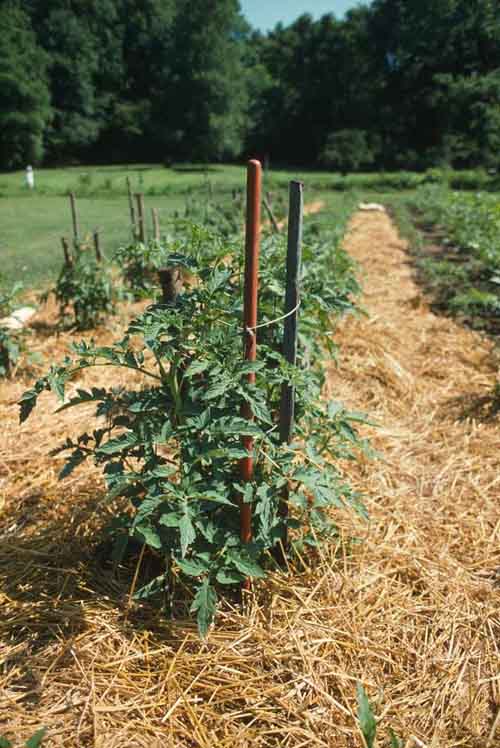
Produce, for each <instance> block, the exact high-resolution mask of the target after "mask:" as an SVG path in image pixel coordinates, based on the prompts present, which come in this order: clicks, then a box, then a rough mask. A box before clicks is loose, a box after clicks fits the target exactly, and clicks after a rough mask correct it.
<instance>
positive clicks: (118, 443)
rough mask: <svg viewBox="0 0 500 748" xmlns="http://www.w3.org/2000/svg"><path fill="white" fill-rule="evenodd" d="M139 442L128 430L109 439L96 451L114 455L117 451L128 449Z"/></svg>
mask: <svg viewBox="0 0 500 748" xmlns="http://www.w3.org/2000/svg"><path fill="white" fill-rule="evenodd" d="M138 444H139V439H138V438H137V436H136V435H135V434H134V433H133V432H131V431H129V432H128V433H127V434H122V435H121V436H118V437H117V438H116V439H109V440H108V441H107V442H106V444H103V445H102V446H101V447H99V449H98V450H97V452H98V453H99V454H104V455H114V454H116V453H117V452H122V451H123V450H125V449H130V448H131V447H135V446H137V445H138Z"/></svg>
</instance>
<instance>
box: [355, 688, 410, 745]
mask: <svg viewBox="0 0 500 748" xmlns="http://www.w3.org/2000/svg"><path fill="white" fill-rule="evenodd" d="M356 692H357V700H358V722H359V727H360V730H361V733H362V735H363V738H364V741H365V748H375V746H376V738H377V721H376V719H375V715H374V713H373V709H372V708H371V705H370V702H369V701H368V696H367V694H366V691H365V689H364V688H363V686H362V684H361V683H359V682H358V683H357V684H356ZM388 733H389V740H390V745H391V748H402V747H403V742H402V741H401V740H400V739H399V738H398V736H397V735H396V733H395V732H394V730H393V729H392V728H391V727H389V729H388Z"/></svg>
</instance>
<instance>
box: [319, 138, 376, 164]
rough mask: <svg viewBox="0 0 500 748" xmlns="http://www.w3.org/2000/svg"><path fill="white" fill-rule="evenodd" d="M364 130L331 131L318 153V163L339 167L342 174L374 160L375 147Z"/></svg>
mask: <svg viewBox="0 0 500 748" xmlns="http://www.w3.org/2000/svg"><path fill="white" fill-rule="evenodd" d="M372 140H373V139H372V138H370V136H369V133H368V132H366V131H365V130H353V129H351V130H338V131H337V132H333V133H331V134H330V135H329V136H328V138H327V141H326V144H325V146H324V148H323V151H322V152H321V155H320V163H321V164H323V165H324V166H328V167H329V168H334V169H339V171H341V172H342V174H348V173H349V172H350V171H358V170H359V168H360V167H361V166H370V165H371V164H373V162H374V161H375V156H376V153H377V148H376V146H375V145H374V143H373V142H371V141H372Z"/></svg>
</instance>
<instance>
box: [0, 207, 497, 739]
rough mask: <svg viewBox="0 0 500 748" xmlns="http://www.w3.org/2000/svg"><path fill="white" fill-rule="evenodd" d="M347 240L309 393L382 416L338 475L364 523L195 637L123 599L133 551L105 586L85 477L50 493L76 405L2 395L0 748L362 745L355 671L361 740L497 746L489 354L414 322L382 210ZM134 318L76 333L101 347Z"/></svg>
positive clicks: (103, 381) (411, 291) (52, 344)
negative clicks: (358, 294) (336, 304)
mask: <svg viewBox="0 0 500 748" xmlns="http://www.w3.org/2000/svg"><path fill="white" fill-rule="evenodd" d="M346 246H347V248H348V249H349V251H350V252H351V254H352V256H353V257H354V258H355V259H356V260H357V261H358V262H359V263H360V270H361V273H362V279H363V281H364V288H365V295H364V299H363V303H364V305H365V307H366V308H367V309H368V311H369V313H370V315H371V316H370V317H369V318H364V317H359V318H351V319H350V320H348V321H346V322H345V323H344V324H343V325H342V326H341V328H340V330H339V331H338V332H337V335H336V337H337V342H338V343H339V344H340V346H341V350H342V355H341V358H340V365H339V366H338V368H336V367H335V366H333V364H332V365H331V367H329V376H328V382H327V386H326V389H325V397H329V398H335V399H339V400H342V401H343V402H344V403H345V404H346V406H347V407H349V408H351V409H353V410H355V409H358V410H364V411H366V412H367V413H369V414H370V416H371V418H372V419H373V420H374V421H376V422H377V423H378V424H379V427H378V428H372V427H365V428H364V434H365V435H369V436H370V437H371V438H372V441H373V445H374V447H375V448H376V449H377V450H378V451H379V453H380V459H378V460H373V461H369V460H368V459H366V458H363V459H361V460H360V461H359V462H357V463H354V462H346V463H345V464H342V465H341V466H340V467H341V469H342V470H343V472H344V473H345V475H346V476H347V477H348V478H349V479H350V480H351V481H352V482H353V483H354V485H355V486H356V487H357V488H359V490H360V492H361V493H362V494H363V495H364V497H365V500H366V503H367V505H368V508H369V511H370V515H371V519H370V522H369V523H368V524H367V523H364V522H362V521H361V520H358V519H357V518H356V517H354V516H353V515H351V514H350V513H348V512H346V513H344V514H342V513H338V514H337V520H338V524H339V541H338V543H337V544H335V545H332V546H330V547H327V548H323V550H322V551H321V553H317V554H313V553H310V554H309V555H305V556H304V558H303V563H299V562H297V564H296V566H295V567H293V565H291V566H290V568H289V570H288V571H287V572H280V573H273V574H271V576H270V577H269V578H268V579H267V580H266V581H264V582H259V584H258V585H256V586H255V593H254V595H253V596H247V601H246V603H245V605H244V606H241V605H240V603H239V602H238V601H237V600H235V599H233V598H231V596H228V598H227V599H226V601H225V602H223V604H222V606H221V610H220V613H219V615H218V616H217V621H216V625H215V628H214V629H213V630H212V631H211V632H210V634H209V637H208V639H207V640H206V641H200V639H199V638H198V635H197V632H196V627H195V624H194V623H193V622H192V621H191V620H190V619H188V617H187V616H188V613H187V607H188V605H189V595H188V593H187V592H181V593H179V600H178V603H177V607H176V609H175V614H176V618H175V619H174V620H169V619H166V618H165V617H164V616H163V615H162V614H161V612H160V611H157V610H155V609H154V608H153V607H151V606H148V605H146V604H142V603H141V604H138V603H134V602H132V603H131V605H130V607H129V606H128V602H129V592H130V588H131V584H132V582H133V579H134V574H135V572H136V570H137V558H133V559H131V560H130V562H128V563H127V564H126V565H125V566H123V567H120V568H119V569H118V570H117V572H116V574H115V573H114V572H113V569H112V567H111V566H110V565H109V564H107V563H105V562H104V561H103V560H102V559H101V556H100V555H99V552H98V551H99V548H98V543H99V541H100V535H99V532H100V529H101V528H102V527H103V525H104V524H105V523H106V522H108V521H109V519H110V518H111V517H112V516H113V515H114V514H115V513H116V512H117V511H118V510H119V509H120V508H121V507H120V506H119V504H118V503H115V504H109V503H105V502H104V501H103V496H104V485H103V481H102V478H101V476H100V473H99V471H98V470H97V469H96V468H95V467H93V466H92V465H91V464H89V465H88V466H87V467H85V468H83V469H80V470H78V471H76V472H75V473H74V474H73V475H72V476H71V477H70V478H69V479H68V480H66V481H64V482H62V483H59V482H58V480H57V473H58V470H59V469H60V467H61V464H62V458H60V457H57V458H51V457H49V455H48V452H49V450H50V449H51V448H52V447H53V446H54V445H55V444H58V443H60V442H61V441H62V440H63V439H64V438H65V437H66V436H67V435H73V436H75V435H77V434H80V433H82V432H83V431H84V430H85V429H86V428H88V427H89V426H90V425H91V424H92V423H93V419H92V412H93V411H92V408H91V407H89V408H86V407H85V406H84V407H82V408H81V409H75V410H74V411H71V410H69V411H64V412H63V413H60V414H58V415H56V416H52V415H50V414H51V413H52V411H53V409H54V407H55V403H54V401H53V400H52V399H51V397H50V396H46V397H43V398H42V399H41V401H40V406H39V408H37V410H36V411H35V414H34V415H33V416H32V418H31V419H30V420H29V421H28V422H27V423H26V424H24V425H23V426H22V427H19V426H18V425H17V418H18V415H17V407H16V401H17V399H18V398H19V396H20V394H21V393H22V391H23V390H24V389H25V388H26V387H27V386H28V385H29V379H28V377H27V375H23V373H22V372H19V375H18V376H20V377H21V380H20V381H19V380H16V381H13V382H8V383H5V382H4V383H2V384H0V416H1V418H2V425H3V433H2V440H1V442H0V494H1V496H2V501H3V505H1V504H0V540H1V542H0V610H1V614H0V735H1V734H5V735H6V736H7V737H9V738H11V739H15V741H16V742H15V745H21V741H22V740H25V739H26V738H28V737H29V736H30V735H31V734H32V733H33V732H34V731H35V730H36V729H39V728H40V727H42V726H47V728H48V733H47V738H46V739H45V741H44V746H47V747H48V748H51V747H52V746H65V747H68V748H72V747H73V746H96V747H97V748H101V747H102V748H118V747H119V748H123V746H128V745H130V746H134V748H135V747H140V746H144V748H146V747H147V748H153V747H154V746H162V747H163V746H175V747H176V748H177V746H186V748H187V747H188V746H189V747H192V746H203V747H205V746H206V747H207V748H208V747H209V746H210V748H213V746H217V748H234V747H237V748H239V747H240V746H241V747H242V748H243V747H248V748H250V746H251V747H252V748H254V747H256V748H261V747H266V748H267V747H268V746H286V748H299V747H302V746H304V747H305V746H307V747H308V748H316V746H318V747H321V748H332V746H335V748H353V747H355V746H360V747H361V746H362V738H361V735H360V732H359V728H358V725H357V721H356V709H357V707H356V681H358V680H359V681H360V682H361V683H362V684H363V686H364V688H365V690H366V692H367V694H368V697H369V700H370V703H371V704H372V707H373V710H374V712H375V714H376V716H377V718H378V721H379V736H380V739H379V743H378V744H379V746H384V745H388V738H387V728H388V727H391V728H392V729H393V730H394V731H395V732H396V733H397V734H398V735H399V736H400V737H401V738H403V740H404V744H405V745H406V746H407V748H413V746H419V747H421V746H422V745H424V746H427V747H428V748H458V747H459V746H460V747H466V748H485V745H487V744H489V745H490V746H494V745H496V744H497V743H498V740H500V732H499V719H498V713H499V707H500V678H499V663H500V652H499V649H500V620H499V610H500V572H499V569H500V515H499V511H498V497H499V494H500V479H499V475H500V473H499V467H500V431H499V428H498V426H499V423H498V416H496V415H495V414H494V409H492V408H488V407H486V405H485V403H487V402H488V397H489V393H490V392H491V389H492V385H493V382H494V381H495V378H496V376H497V371H498V362H497V361H496V360H495V354H494V349H493V345H492V343H491V342H489V341H488V340H486V339H483V338H481V337H480V336H479V335H478V334H475V333H473V332H471V331H469V330H466V329H464V328H462V327H460V326H459V325H458V324H456V323H454V322H453V321H451V320H449V319H445V318H439V317H437V316H435V315H434V314H433V313H432V312H431V311H430V309H429V306H428V303H427V300H426V299H425V298H424V297H423V296H422V293H421V291H420V289H419V288H418V286H417V285H416V284H415V281H414V278H413V270H412V267H411V265H410V264H409V255H408V254H407V252H406V247H405V244H404V242H402V241H401V240H400V239H399V238H398V236H397V233H396V231H395V229H394V227H393V226H392V224H391V222H390V220H389V218H388V217H387V216H386V215H383V214H367V213H364V214H362V215H361V214H358V215H357V216H356V217H355V218H354V220H353V222H352V225H351V231H350V233H349V236H348V238H347V240H346ZM52 311H53V310H52ZM132 311H133V310H131V309H124V310H122V319H121V320H120V319H118V320H116V321H115V322H113V323H112V324H111V327H108V329H106V330H104V331H100V332H99V333H96V332H94V333H93V337H95V338H96V339H97V340H98V342H99V343H105V342H109V341H110V340H112V339H113V338H114V337H116V335H117V334H118V333H119V331H120V330H122V329H123V325H124V324H125V319H126V317H127V315H130V314H131V313H132ZM50 313H51V310H50V309H49V310H48V311H46V312H45V313H44V315H42V316H41V317H39V319H38V323H39V329H38V334H37V336H36V337H34V338H33V347H34V348H36V349H38V350H39V351H40V352H41V353H42V354H44V356H45V357H46V360H58V359H60V358H61V357H62V355H63V353H64V351H65V349H66V346H67V343H68V342H69V340H70V336H69V335H68V334H63V335H60V336H59V337H56V336H54V334H53V330H51V328H50V323H51V318H50ZM42 323H44V324H45V328H44V327H43V325H42ZM113 326H114V329H113ZM44 329H45V334H46V337H44V336H43V330H44ZM89 337H91V336H89ZM23 377H24V379H23ZM126 382H127V383H129V384H130V372H128V371H126V372H121V371H120V370H116V369H112V370H108V369H98V370H96V371H92V370H88V371H85V372H83V373H82V375H81V376H80V379H79V381H78V383H77V384H75V386H78V387H82V386H90V385H92V384H95V385H100V386H109V385H111V384H113V385H117V386H119V385H121V384H125V383H126ZM137 384H138V385H139V384H140V378H138V379H137ZM485 398H486V400H485ZM354 538H356V539H357V541H356V542H353V539H354ZM147 563H148V562H147V560H146V558H145V559H144V562H143V564H142V565H141V571H140V572H139V575H140V576H142V575H143V573H144V574H146V572H147V568H146V567H147ZM488 741H489V743H488Z"/></svg>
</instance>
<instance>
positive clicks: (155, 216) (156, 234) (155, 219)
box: [151, 208, 160, 242]
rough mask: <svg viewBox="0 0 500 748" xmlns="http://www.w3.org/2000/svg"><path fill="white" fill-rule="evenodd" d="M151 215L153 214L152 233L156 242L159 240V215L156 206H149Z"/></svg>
mask: <svg viewBox="0 0 500 748" xmlns="http://www.w3.org/2000/svg"><path fill="white" fill-rule="evenodd" d="M151 215H152V216H153V235H154V238H155V239H156V241H157V242H159V241H160V217H159V215H158V208H151Z"/></svg>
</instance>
